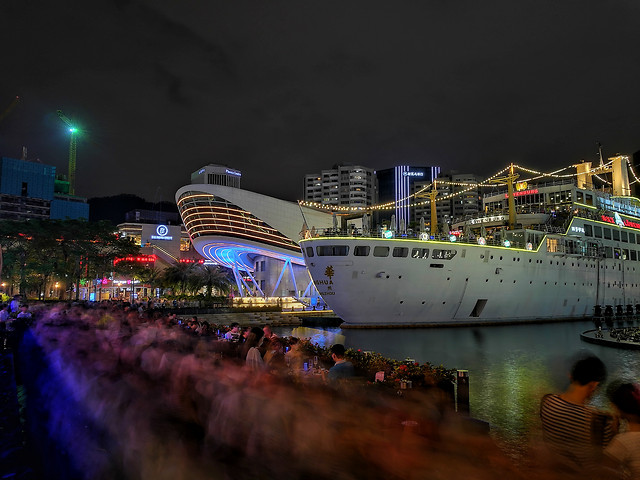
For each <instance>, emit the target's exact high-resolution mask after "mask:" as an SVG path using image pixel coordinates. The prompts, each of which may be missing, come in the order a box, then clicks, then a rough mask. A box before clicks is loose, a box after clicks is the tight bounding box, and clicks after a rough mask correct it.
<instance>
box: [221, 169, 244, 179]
mask: <svg viewBox="0 0 640 480" xmlns="http://www.w3.org/2000/svg"><path fill="white" fill-rule="evenodd" d="M224 172H225V173H226V174H228V175H235V176H236V177H241V176H242V173H240V172H239V171H237V170H229V169H228V168H226V169H225V170H224Z"/></svg>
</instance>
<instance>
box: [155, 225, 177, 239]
mask: <svg viewBox="0 0 640 480" xmlns="http://www.w3.org/2000/svg"><path fill="white" fill-rule="evenodd" d="M156 233H157V235H151V240H173V237H172V236H171V235H167V233H169V227H167V226H166V225H158V226H157V227H156Z"/></svg>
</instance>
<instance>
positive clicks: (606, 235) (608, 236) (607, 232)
mask: <svg viewBox="0 0 640 480" xmlns="http://www.w3.org/2000/svg"><path fill="white" fill-rule="evenodd" d="M604 238H606V239H607V240H611V229H610V228H605V229H604Z"/></svg>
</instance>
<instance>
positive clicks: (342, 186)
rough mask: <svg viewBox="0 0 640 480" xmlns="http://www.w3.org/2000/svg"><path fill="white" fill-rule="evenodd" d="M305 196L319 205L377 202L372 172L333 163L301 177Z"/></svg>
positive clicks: (349, 205)
mask: <svg viewBox="0 0 640 480" xmlns="http://www.w3.org/2000/svg"><path fill="white" fill-rule="evenodd" d="M304 199H305V201H307V202H315V203H319V204H322V205H335V206H347V207H366V206H368V205H373V204H374V203H375V202H376V201H377V186H376V177H375V171H374V170H373V169H371V168H367V167H362V166H359V165H335V166H334V167H333V168H332V169H329V170H322V172H320V173H310V174H307V175H305V177H304Z"/></svg>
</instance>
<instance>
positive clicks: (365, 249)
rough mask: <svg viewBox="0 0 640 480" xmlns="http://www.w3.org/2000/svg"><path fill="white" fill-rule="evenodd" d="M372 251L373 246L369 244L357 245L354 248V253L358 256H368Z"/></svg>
mask: <svg viewBox="0 0 640 480" xmlns="http://www.w3.org/2000/svg"><path fill="white" fill-rule="evenodd" d="M370 251H371V247H370V246H368V245H356V246H355V247H354V248H353V254H354V255H355V256H356V257H368V256H369V252H370Z"/></svg>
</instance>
